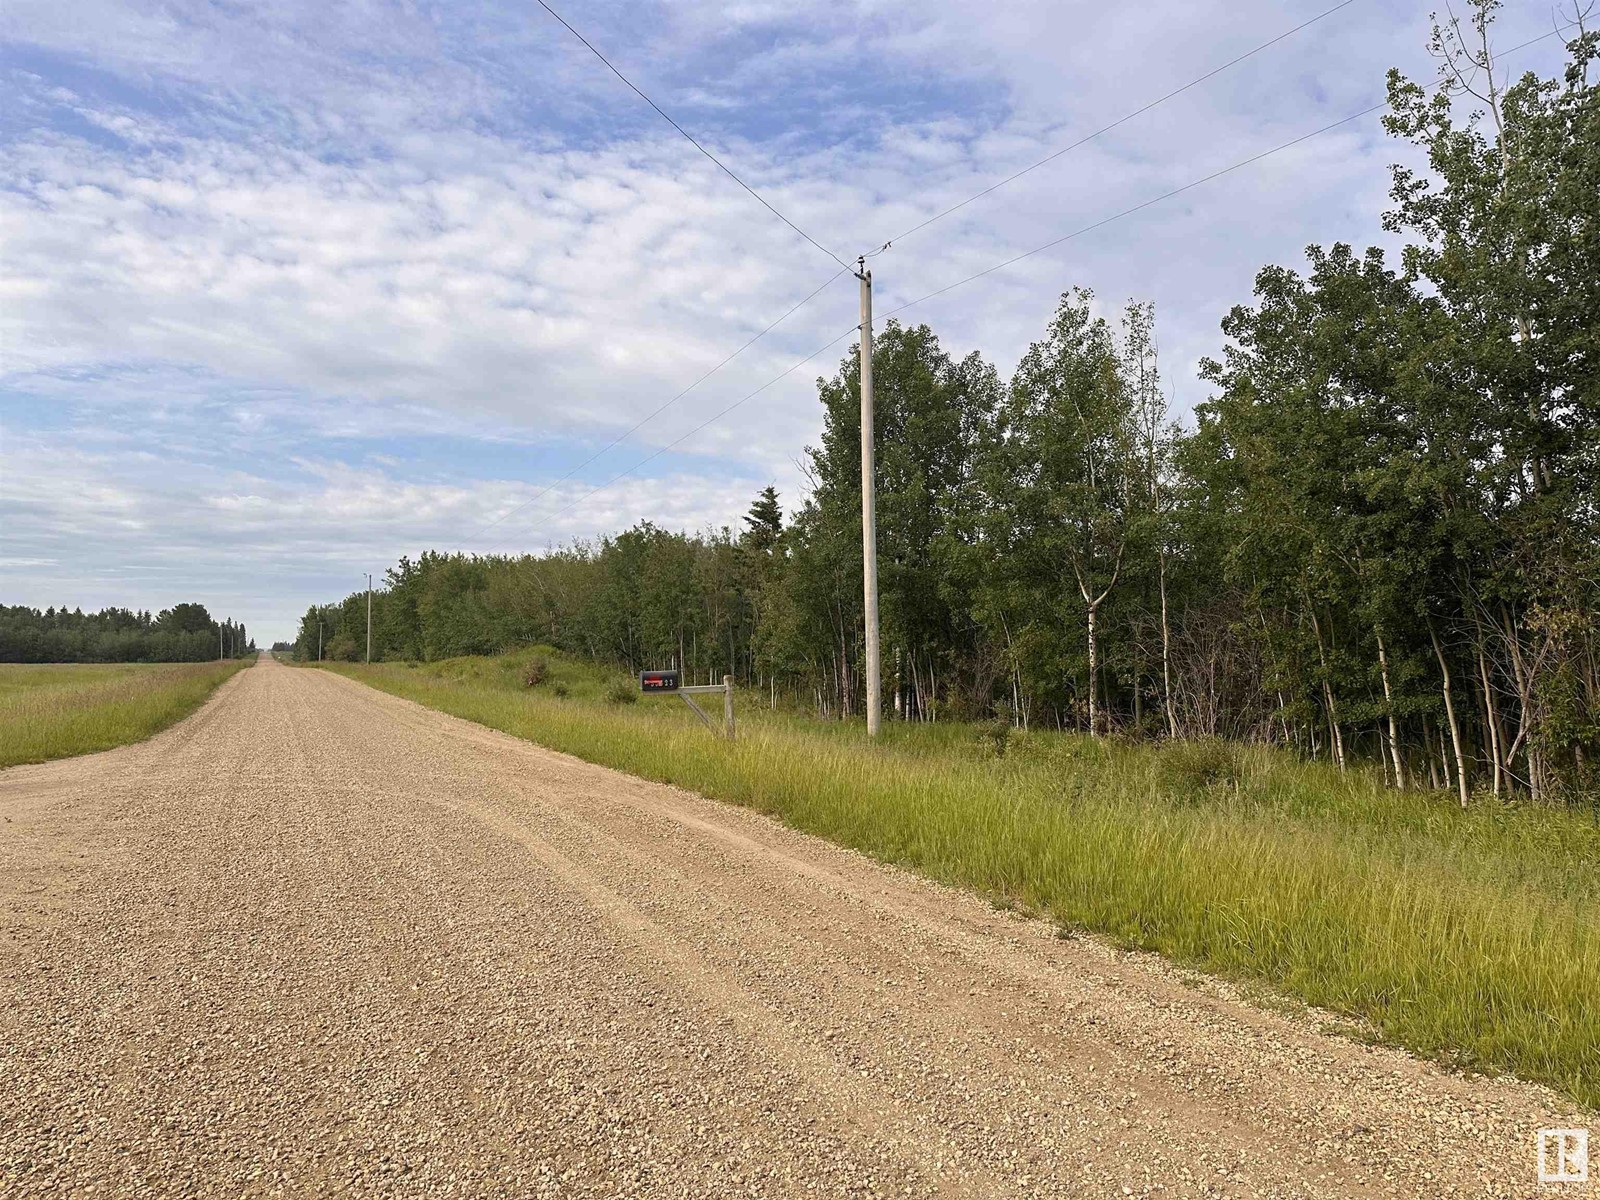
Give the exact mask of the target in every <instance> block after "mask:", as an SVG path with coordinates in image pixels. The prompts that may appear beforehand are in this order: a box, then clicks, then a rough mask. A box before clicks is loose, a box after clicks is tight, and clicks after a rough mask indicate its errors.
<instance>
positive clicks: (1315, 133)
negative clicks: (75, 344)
mask: <svg viewBox="0 0 1600 1200" xmlns="http://www.w3.org/2000/svg"><path fill="white" fill-rule="evenodd" d="M1559 33H1560V30H1559V29H1553V30H1551V31H1550V32H1549V33H1545V34H1541V35H1540V36H1538V37H1536V38H1530V39H1529V40H1528V41H1526V42H1520V43H1518V44H1517V45H1515V46H1512V47H1511V48H1510V49H1509V50H1502V51H1501V52H1500V53H1501V54H1503V55H1504V54H1515V53H1516V52H1517V51H1519V50H1526V49H1527V48H1528V47H1529V46H1532V45H1534V44H1536V43H1538V42H1542V41H1545V40H1546V39H1547V38H1552V37H1556V36H1557V35H1558V34H1559ZM1447 82H1448V81H1446V82H1442V83H1440V84H1435V85H1434V87H1435V88H1438V87H1443V86H1446V83H1447ZM1386 107H1388V101H1387V100H1382V101H1379V102H1378V103H1377V104H1373V105H1369V106H1368V107H1366V108H1363V109H1362V110H1361V111H1360V112H1354V113H1351V114H1350V115H1349V116H1347V117H1340V118H1339V119H1338V120H1337V121H1332V122H1329V123H1328V124H1327V125H1324V126H1322V127H1321V128H1320V129H1313V130H1312V131H1311V132H1309V133H1303V134H1301V135H1300V136H1299V137H1297V138H1291V139H1290V140H1289V141H1287V142H1282V143H1280V144H1279V145H1276V146H1273V147H1272V148H1271V149H1270V150H1263V151H1261V152H1260V153H1258V154H1252V155H1251V156H1250V157H1249V158H1244V159H1240V160H1239V161H1238V162H1236V163H1232V164H1230V165H1229V166H1226V167H1223V168H1221V169H1220V170H1217V171H1213V172H1211V174H1209V175H1204V176H1201V177H1200V178H1199V179H1194V180H1191V181H1190V182H1188V183H1186V184H1184V185H1183V186H1182V187H1175V188H1173V189H1172V190H1171V191H1169V192H1163V193H1162V194H1161V195H1159V196H1155V197H1152V198H1151V199H1149V200H1145V201H1143V202H1141V203H1139V204H1135V205H1133V206H1132V207H1130V208H1125V209H1123V210H1122V211H1121V212H1119V213H1113V214H1112V215H1111V216H1109V217H1105V218H1102V219H1101V220H1099V221H1096V222H1094V223H1093V224H1091V225H1085V226H1083V228H1081V229H1074V230H1073V231H1072V232H1071V233H1068V234H1063V235H1062V236H1061V237H1058V238H1052V239H1051V240H1050V241H1048V242H1045V243H1044V244H1043V245H1042V246H1035V247H1034V248H1033V249H1032V250H1025V251H1023V252H1022V253H1021V254H1015V255H1012V256H1011V257H1010V258H1008V259H1005V260H1003V261H1001V262H997V263H995V264H994V265H993V266H989V267H985V268H984V269H983V270H981V271H975V272H973V273H972V274H971V275H968V276H966V277H965V278H963V279H958V280H956V281H955V282H954V283H947V284H945V285H944V286H943V287H941V288H936V289H935V290H934V291H931V292H929V293H927V294H926V295H923V296H918V297H917V298H916V299H915V300H908V301H907V302H906V303H904V304H901V305H898V306H896V307H894V308H891V309H887V310H885V311H884V313H883V318H884V319H885V320H887V319H888V318H889V317H892V316H894V315H895V314H896V313H900V312H904V311H905V310H906V309H908V308H913V307H915V306H916V305H918V304H922V303H924V302H926V301H928V300H932V299H933V298H934V297H936V296H942V295H944V294H945V293H946V292H953V291H955V290H956V289H957V288H959V287H965V286H966V285H967V284H969V283H972V282H974V281H976V280H979V279H982V278H984V276H986V275H993V274H994V273H995V272H996V271H1001V270H1004V269H1005V268H1006V267H1009V266H1013V265H1015V264H1016V263H1019V262H1021V261H1023V260H1024V259H1027V258H1032V257H1033V256H1034V255H1036V254H1042V253H1044V252H1045V251H1046V250H1050V249H1053V248H1054V247H1056V246H1059V245H1061V244H1062V243H1063V242H1070V241H1071V240H1072V239H1073V238H1077V237H1082V236H1083V235H1084V234H1086V233H1092V232H1093V231H1094V230H1096V229H1101V228H1103V227H1104V226H1106V225H1110V224H1111V223H1112V222H1114V221H1120V220H1122V218H1123V217H1129V216H1132V215H1133V214H1134V213H1136V212H1141V211H1143V210H1144V209H1147V208H1149V207H1151V206H1152V205H1155V204H1160V203H1162V202H1163V201H1166V200H1171V199H1172V198H1173V197H1174V196H1181V195H1182V194H1183V193H1184V192H1187V191H1191V190H1193V189H1194V188H1197V187H1199V186H1201V185H1202V184H1206V183H1210V182H1211V181H1213V180H1215V179H1221V178H1222V177H1223V176H1224V175H1230V174H1232V173H1233V172H1234V171H1238V170H1241V169H1243V168H1244V167H1248V166H1250V165H1252V164H1253V163H1258V162H1260V161H1261V160H1262V159H1264V158H1270V157H1271V156H1272V155H1274V154H1278V153H1281V152H1282V151H1284V150H1289V149H1292V148H1293V147H1295V146H1298V145H1300V143H1302V142H1307V141H1310V140H1311V139H1312V138H1314V137H1320V136H1321V135H1322V134H1324V133H1329V132H1331V131H1332V130H1335V129H1338V128H1339V127H1340V126H1341V125H1348V124H1350V122H1352V121H1359V120H1360V119H1361V118H1362V117H1366V116H1370V115H1371V114H1373V113H1375V112H1378V111H1379V110H1381V109H1383V108H1386ZM873 323H874V324H876V323H877V322H876V319H874V322H873Z"/></svg>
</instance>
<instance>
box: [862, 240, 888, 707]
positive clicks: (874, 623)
mask: <svg viewBox="0 0 1600 1200" xmlns="http://www.w3.org/2000/svg"><path fill="white" fill-rule="evenodd" d="M856 265H857V266H858V268H859V270H857V271H856V278H857V279H859V280H860V281H861V583H862V589H863V591H864V593H865V600H866V624H867V736H868V737H877V736H878V726H879V724H880V723H881V722H882V719H883V715H882V713H881V711H880V709H881V707H882V701H883V696H882V691H883V686H882V665H881V664H880V663H879V661H878V513H877V508H878V505H877V496H876V494H875V488H876V484H875V483H874V475H875V474H876V463H875V447H874V446H873V442H874V440H875V438H874V432H873V422H872V272H871V271H869V270H867V260H866V259H865V258H859V259H857V260H856Z"/></svg>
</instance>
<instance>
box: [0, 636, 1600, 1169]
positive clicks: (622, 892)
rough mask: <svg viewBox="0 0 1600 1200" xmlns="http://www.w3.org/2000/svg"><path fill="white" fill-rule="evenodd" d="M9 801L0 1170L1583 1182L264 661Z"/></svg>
mask: <svg viewBox="0 0 1600 1200" xmlns="http://www.w3.org/2000/svg"><path fill="white" fill-rule="evenodd" d="M0 817H3V821H0V1001H3V1003H0V1194H4V1195H6V1196H9V1197H22V1196H45V1195H51V1196H56V1195H81V1194H86V1193H88V1192H89V1191H90V1189H91V1187H92V1188H93V1192H94V1194H95V1195H96V1196H107V1195H110V1196H124V1195H126V1196H133V1195H141V1196H142V1195H157V1196H160V1195H183V1196H277V1195H282V1196H315V1195H357V1194H362V1195H382V1196H485V1197H487V1196H511V1197H516V1196H650V1197H654V1196H685V1197H689V1196H692V1197H708V1196H763V1197H765V1196H791V1195H793V1196H799V1195H805V1196H869V1195H882V1196H1018V1197H1036V1196H1061V1197H1099V1196H1108V1197H1120V1196H1126V1195H1135V1196H1146V1195H1150V1196H1163V1197H1190V1196H1193V1197H1201V1196H1205V1197H1217V1196H1232V1197H1282V1198H1285V1200H1303V1198H1307V1197H1346V1196H1363V1197H1365V1196H1399V1197H1433V1196H1438V1197H1467V1196H1473V1197H1485V1196H1503V1197H1514V1196H1515V1197H1520V1196H1529V1195H1535V1194H1549V1195H1567V1194H1573V1193H1574V1192H1575V1193H1576V1194H1578V1195H1588V1194H1589V1193H1588V1192H1587V1191H1586V1190H1584V1188H1583V1187H1581V1186H1580V1187H1578V1188H1576V1189H1570V1188H1569V1189H1568V1190H1567V1191H1562V1190H1561V1189H1560V1188H1558V1187H1552V1188H1550V1189H1547V1191H1546V1192H1544V1193H1541V1192H1539V1191H1538V1190H1537V1187H1536V1184H1535V1169H1536V1158H1535V1139H1536V1133H1537V1131H1538V1130H1539V1129H1540V1128H1541V1127H1545V1126H1550V1125H1557V1124H1560V1123H1561V1122H1562V1113H1563V1111H1564V1109H1565V1106H1564V1105H1563V1103H1562V1102H1561V1101H1560V1100H1559V1099H1558V1098H1556V1097H1555V1096H1553V1094H1552V1093H1549V1092H1547V1091H1544V1090H1542V1089H1540V1088H1536V1087H1533V1086H1530V1085H1525V1084H1522V1083H1518V1082H1515V1081H1510V1080H1484V1079H1469V1078H1465V1077H1459V1076H1454V1075H1450V1074H1447V1073H1445V1072H1443V1071H1441V1070H1438V1069H1436V1068H1434V1067H1432V1066H1429V1065H1427V1064H1424V1063H1419V1062H1417V1061H1415V1060H1413V1059H1411V1058H1409V1057H1407V1056H1405V1055H1403V1054H1401V1053H1398V1052H1396V1051H1393V1050H1388V1049H1381V1048H1373V1047H1369V1046H1365V1045H1362V1044H1360V1043H1358V1042H1355V1041H1350V1040H1346V1039H1343V1038H1340V1037H1336V1036H1332V1035H1330V1034H1324V1033H1319V1032H1317V1030H1316V1027H1315V1024H1314V1021H1313V1019H1311V1018H1303V1017H1290V1016H1281V1015H1278V1014H1276V1013H1274V1012H1269V1011H1263V1010H1261V1009H1259V1008H1256V1007H1252V1006H1250V1005H1247V1004H1245V1003H1244V1002H1242V1001H1240V1000H1239V999H1237V998H1235V997H1233V996H1232V995H1231V994H1230V993H1229V989H1227V988H1226V987H1224V986H1222V985H1219V984H1216V983H1214V982H1212V981H1209V980H1204V979H1198V978H1194V977H1190V976H1188V975H1186V974H1185V973H1184V972H1181V971H1179V970H1177V969H1175V968H1172V967H1170V966H1167V965H1165V964H1163V963H1161V962H1159V961H1157V960H1154V959H1152V958H1150V957H1148V956H1143V955H1139V956H1130V955H1126V954H1123V953H1120V952H1118V951H1116V950H1114V949H1112V948H1110V947H1108V946H1106V945H1104V944H1102V943H1100V942H1098V941H1095V940H1093V939H1087V938H1082V939H1074V940H1063V939H1061V938H1058V937H1057V936H1055V933H1054V931H1053V930H1052V929H1051V928H1050V927H1049V926H1048V925H1047V924H1045V923H1043V922H1040V921H1034V920H1027V919H1023V918H1020V917H1017V916H1015V915H1011V914H1006V913H997V912H993V911H991V910H990V909H989V907H988V906H987V905H986V904H984V903H983V902H982V901H980V900H977V899H974V898H971V897H967V896H964V895H961V894H959V893H956V892H952V891H950V890H948V889H945V888H942V887H939V886H937V885H935V884H932V883H928V882H926V881H923V880H919V879H917V878H914V877H912V876H909V875H907V874H905V873H903V872H900V871H897V870H894V869H891V868H886V867H883V866H879V865H877V864H874V863H872V862H870V861H868V860H867V859H865V858H863V857H861V856H859V855H857V854H854V853H851V852H847V851H844V850H840V849H838V848H836V847H833V846H831V845H829V844H827V843H825V842H821V841H818V840H816V839H814V838H810V837H807V836H804V835H802V834H798V833H795V832H793V831H791V830H788V829H785V828H783V827H781V826H779V825H777V824H775V823H773V822H771V821H769V820H767V819H765V818H763V817H761V816H759V815H756V814H753V813H750V812H747V811H744V810H742V809H739V808H735V807H731V806H728V805H724V804H720V803H716V802H713V801H710V800H707V799H704V798H702V797H699V796H695V795H691V794H688V793H685V792H682V791H679V790H677V789H674V788H669V787H664V786H660V785H656V784H651V783H646V782H642V781H640V780H638V779H634V778H631V777H629V776H626V775H621V774H618V773H616V772H614V771H609V770H604V769H602V768H599V767H595V766H591V765H588V764H586V763H583V762H580V761H578V760H576V759H573V758H569V757H567V756H565V755H560V754H555V753H551V752H549V751H546V750H542V749H540V748H539V747H537V746H534V745H531V744H529V743H526V742H522V741H518V740H516V739H514V738H511V737H508V736H505V735H503V734H500V733H496V732H492V731H490V730H487V729H484V728H481V727H479V726H476V725H472V724H469V723H467V722H464V721H461V720H457V719H455V718H453V717H449V716H445V715H442V714H440V713H436V712H433V711H430V710H428V709H425V708H421V707H418V706H416V705H414V704H412V703H410V702H408V701H404V700H400V699H397V698H395V697H392V696H389V695H386V694H383V693H380V692H376V691H373V690H370V689H367V688H365V687H363V686H362V685H361V684H359V683H356V682H353V681H351V680H349V679H345V678H341V677H339V676H336V675H332V674H329V673H325V672H321V671H316V670H308V669H297V668H292V667H288V666H285V665H282V664H280V663H277V662H274V661H272V660H271V659H269V658H263V660H262V661H261V662H260V663H259V664H258V665H257V666H255V667H254V668H252V669H250V670H247V671H245V672H243V673H241V674H240V675H239V676H237V677H236V678H234V679H233V680H231V681H229V682H228V683H227V684H225V685H224V686H223V688H222V689H221V690H220V691H219V692H218V693H217V695H216V696H215V697H214V698H213V699H212V701H211V702H210V703H209V704H208V705H207V706H206V707H205V708H204V709H203V710H202V711H200V712H199V713H197V714H196V715H195V716H194V717H192V718H190V719H189V720H187V721H185V722H183V723H182V724H180V725H178V726H176V727H174V728H173V729H171V730H169V731H167V732H166V733H164V734H162V735H160V736H159V737H157V738H155V739H153V740H151V741H149V742H146V743H143V744H141V745H137V746H131V747H127V748H124V749H121V750H115V751H111V752H109V753H105V754H98V755H93V756H89V757H85V758H80V759H72V760H66V761H61V762H56V763H50V764H46V765H43V766H35V767H19V768H14V769H12V770H9V771H5V772H0Z"/></svg>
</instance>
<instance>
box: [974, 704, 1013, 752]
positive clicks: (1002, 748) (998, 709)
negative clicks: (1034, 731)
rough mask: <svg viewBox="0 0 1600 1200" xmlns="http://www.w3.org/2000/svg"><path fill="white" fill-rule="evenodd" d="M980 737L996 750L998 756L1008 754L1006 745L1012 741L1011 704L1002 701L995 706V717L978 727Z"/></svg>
mask: <svg viewBox="0 0 1600 1200" xmlns="http://www.w3.org/2000/svg"><path fill="white" fill-rule="evenodd" d="M978 737H979V739H980V740H981V741H982V742H983V744H984V745H985V746H987V747H989V748H990V749H992V750H993V751H994V756H995V757H996V758H1004V757H1005V756H1006V746H1007V745H1009V744H1010V742H1011V706H1010V705H1009V704H1006V703H1005V702H1004V701H1002V702H1001V703H999V704H996V705H995V706H994V717H993V719H991V720H988V721H985V722H984V723H983V724H982V725H980V726H979V727H978Z"/></svg>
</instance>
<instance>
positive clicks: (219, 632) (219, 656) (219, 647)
mask: <svg viewBox="0 0 1600 1200" xmlns="http://www.w3.org/2000/svg"><path fill="white" fill-rule="evenodd" d="M223 658H224V655H223V653H222V624H221V622H218V624H217V661H218V662H221V661H222V660H223Z"/></svg>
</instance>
